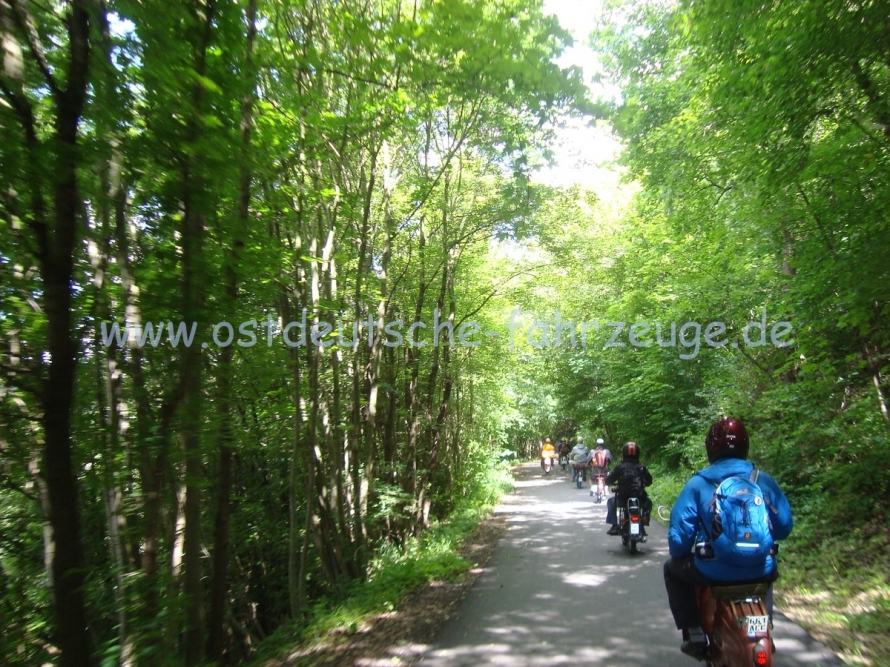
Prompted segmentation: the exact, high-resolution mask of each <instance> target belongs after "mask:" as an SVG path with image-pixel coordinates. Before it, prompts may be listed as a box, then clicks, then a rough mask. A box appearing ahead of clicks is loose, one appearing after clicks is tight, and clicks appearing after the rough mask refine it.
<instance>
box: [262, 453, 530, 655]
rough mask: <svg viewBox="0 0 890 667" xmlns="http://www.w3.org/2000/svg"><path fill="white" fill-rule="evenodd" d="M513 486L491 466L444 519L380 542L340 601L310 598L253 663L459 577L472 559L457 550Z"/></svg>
mask: <svg viewBox="0 0 890 667" xmlns="http://www.w3.org/2000/svg"><path fill="white" fill-rule="evenodd" d="M511 489H512V475H511V474H510V472H509V467H508V466H507V464H503V465H501V466H498V467H493V468H492V469H491V471H490V472H489V474H488V475H487V478H486V480H485V482H484V484H482V485H481V486H480V487H479V488H477V489H476V491H475V493H474V494H473V495H472V496H471V497H467V498H465V499H464V500H463V502H462V503H461V504H459V505H458V506H457V507H456V508H455V509H454V511H452V513H451V514H450V515H449V517H448V518H447V519H446V520H443V521H439V522H438V523H435V524H434V525H432V526H431V527H430V528H429V529H428V530H426V531H424V532H423V533H422V534H421V535H419V536H417V537H413V538H410V539H409V540H407V541H406V542H405V544H404V545H402V546H398V545H395V544H391V543H386V544H383V545H381V546H380V547H379V548H378V550H377V554H376V556H375V557H374V559H373V560H372V562H371V564H370V565H369V567H368V573H367V578H366V579H365V580H361V581H355V582H353V583H352V584H351V585H350V586H349V588H348V590H347V593H346V596H345V597H344V599H342V600H332V599H319V600H315V601H313V602H312V604H311V605H310V607H309V609H308V610H307V613H306V614H305V616H304V617H303V618H302V619H298V620H294V621H291V622H289V623H285V624H283V625H282V626H280V627H279V628H278V629H277V630H276V631H275V633H273V634H272V635H271V636H270V637H268V638H267V639H266V640H265V641H264V642H263V644H262V645H261V646H260V647H259V649H258V650H257V652H256V654H255V655H254V657H253V659H252V660H251V664H252V665H255V666H259V665H262V664H265V663H266V662H267V661H269V660H274V659H276V658H278V659H282V658H283V657H284V656H286V655H288V654H289V653H293V651H294V650H295V647H299V646H306V645H310V644H314V643H316V642H327V641H336V639H337V637H339V636H342V635H351V634H354V633H356V632H357V631H358V629H359V628H360V627H361V626H362V624H363V623H364V622H365V620H367V619H369V618H370V617H372V616H374V615H377V614H380V613H384V612H387V611H392V610H393V609H394V608H395V607H396V605H397V604H398V603H399V602H400V601H401V600H402V599H403V598H405V597H406V596H407V595H408V594H410V593H411V592H412V591H414V590H416V589H417V588H419V587H421V586H423V585H424V584H426V583H428V582H431V581H454V580H456V579H459V578H460V577H461V576H462V575H463V574H464V573H465V572H466V571H467V570H468V569H469V568H470V567H471V563H470V562H469V561H468V560H467V559H465V558H463V557H462V556H461V555H460V553H459V551H460V547H461V544H462V542H463V541H464V540H465V539H466V538H467V537H468V536H469V535H470V534H471V533H472V532H473V531H474V530H475V528H476V526H477V525H478V524H479V522H480V521H481V520H482V519H483V518H485V517H486V516H487V515H488V514H489V513H490V512H491V510H492V509H493V507H494V506H495V505H496V504H497V502H498V501H499V500H500V497H501V495H502V494H504V493H506V492H509V491H510V490H511Z"/></svg>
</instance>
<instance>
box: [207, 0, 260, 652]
mask: <svg viewBox="0 0 890 667" xmlns="http://www.w3.org/2000/svg"><path fill="white" fill-rule="evenodd" d="M256 14H257V2H256V0H249V3H248V6H247V49H246V57H245V63H246V65H245V67H246V70H247V77H246V78H247V81H246V85H245V92H244V94H243V96H242V98H241V170H240V174H239V193H238V217H237V220H236V221H235V229H234V233H233V238H232V246H231V250H230V253H229V259H228V265H227V267H226V298H227V300H228V302H229V313H230V314H234V311H235V307H236V305H237V301H238V275H237V270H236V267H237V266H238V264H239V261H240V255H241V249H242V247H243V245H244V241H243V239H242V234H243V230H244V229H245V228H246V227H247V224H248V218H249V215H250V181H251V169H250V155H251V151H250V144H251V130H252V127H253V98H254V85H255V73H254V71H253V69H254V68H253V47H254V41H255V39H256ZM232 319H234V318H232ZM232 362H233V348H232V346H231V345H229V346H227V347H224V348H223V349H222V351H221V353H220V361H219V378H218V385H219V399H218V400H219V408H218V414H219V418H220V428H219V432H220V440H219V451H218V457H219V476H218V478H217V504H216V523H215V526H214V531H213V579H212V582H211V593H210V615H209V618H208V638H207V658H208V659H209V660H211V661H215V662H219V663H220V664H222V660H223V649H224V648H225V610H226V594H227V593H228V589H229V586H228V564H229V515H230V513H231V488H232V455H233V451H232V445H233V442H234V434H233V429H232V375H233V368H232V366H233V363H232Z"/></svg>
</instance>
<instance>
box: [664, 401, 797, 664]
mask: <svg viewBox="0 0 890 667" xmlns="http://www.w3.org/2000/svg"><path fill="white" fill-rule="evenodd" d="M705 448H706V449H707V452H708V460H709V461H710V462H711V465H709V466H708V467H707V468H705V469H704V470H702V471H701V472H699V473H698V474H696V475H693V477H692V479H690V480H689V481H688V482H687V483H686V486H684V487H683V490H682V491H681V492H680V496H679V497H678V498H677V502H676V503H675V504H674V506H673V508H672V509H671V525H670V528H669V530H668V543H669V546H670V554H671V558H670V559H669V560H668V561H667V562H665V564H664V583H665V587H666V588H667V594H668V602H669V604H670V607H671V613H672V614H673V616H674V622H675V623H676V625H677V628H678V629H682V630H684V636H686V634H687V633H688V636H689V639H688V640H687V641H684V642H683V645H682V646H681V647H680V649H681V650H682V651H683V652H684V653H686V654H688V655H691V656H693V657H696V658H699V659H704V656H705V655H706V653H707V642H706V640H705V636H704V632H703V631H702V629H701V618H700V615H699V612H698V605H697V603H696V597H695V587H696V586H697V585H698V586H710V585H714V584H720V583H728V582H732V583H742V582H752V581H765V582H772V581H775V580H776V578H778V576H779V573H778V570H777V568H776V560H775V558H774V557H773V556H768V557H767V559H766V562H765V563H755V564H754V565H753V566H752V567H748V568H745V567H738V566H730V565H727V564H726V563H721V562H719V561H718V560H715V559H708V558H703V557H701V556H699V555H698V554H695V553H693V549H694V547H695V545H696V544H698V543H700V542H705V541H708V540H709V537H708V534H707V532H706V531H707V530H709V529H708V528H706V526H708V525H709V524H708V523H707V522H710V521H711V519H712V517H713V513H712V510H711V507H710V503H711V500H712V498H713V497H714V491H715V489H716V487H717V485H719V484H720V483H721V482H722V481H723V480H725V479H727V478H728V477H732V476H734V475H738V476H740V477H745V478H747V477H749V476H750V475H751V472H752V470H753V469H754V465H753V464H752V463H750V462H749V461H748V460H747V458H748V433H747V431H746V430H745V426H744V424H742V422H741V420H739V419H735V418H733V417H725V418H723V419H720V420H719V421H717V422H715V423H714V424H713V426H711V430H710V431H709V432H708V435H707V437H706V438H705ZM757 484H758V486H760V489H761V491H762V492H763V496H764V500H765V501H766V506H767V507H768V508H769V518H770V527H771V533H772V537H773V539H774V540H783V539H785V538H786V537H788V535H789V534H790V533H791V528H792V527H793V525H794V522H793V519H792V517H791V505H790V504H789V503H788V499H787V498H786V497H785V494H784V493H782V490H781V489H780V488H779V486H778V485H777V484H776V482H775V480H774V479H773V478H772V477H770V476H769V475H767V474H766V473H764V472H759V473H758V477H757ZM767 604H768V605H769V608H770V616H772V587H770V593H769V595H768V596H767Z"/></svg>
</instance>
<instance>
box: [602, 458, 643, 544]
mask: <svg viewBox="0 0 890 667" xmlns="http://www.w3.org/2000/svg"><path fill="white" fill-rule="evenodd" d="M621 454H622V461H621V463H619V464H618V465H617V466H615V467H614V468H613V469H612V472H610V473H609V475H608V477H606V484H607V485H609V486H614V485H617V486H618V491H617V493H616V494H615V495H614V496H612V497H611V498H609V502H608V504H607V511H606V523H611V524H612V527H611V528H609V533H608V534H609V535H620V534H621V529H620V528H619V527H618V512H617V510H616V507H617V505H616V503H621V505H622V506H623V505H624V503H626V502H627V499H628V498H633V497H637V498H639V499H640V506H641V507H642V509H643V514H644V515H646V516H648V514H649V512H650V510H651V509H652V501H651V500H649V495H648V494H647V493H646V487H647V486H650V485H651V484H652V473H650V472H649V470H648V469H647V468H646V466H644V465H643V464H641V463H640V446H639V445H638V444H637V443H635V442H628V443H627V444H626V445H624V447H623V448H622V450H621ZM643 534H644V535H645V532H644V533H643Z"/></svg>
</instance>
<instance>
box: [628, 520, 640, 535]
mask: <svg viewBox="0 0 890 667" xmlns="http://www.w3.org/2000/svg"><path fill="white" fill-rule="evenodd" d="M630 534H631V535H639V534H640V524H638V523H632V524H630Z"/></svg>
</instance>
